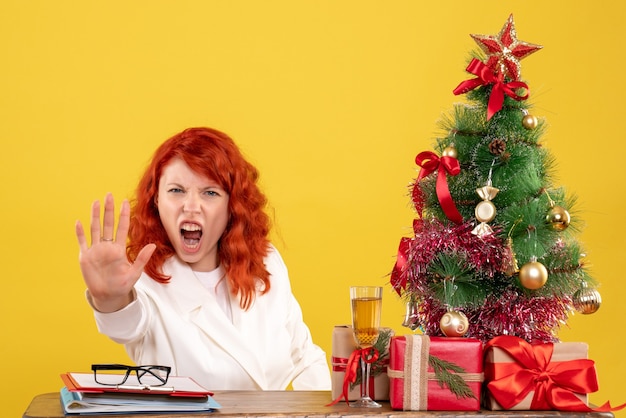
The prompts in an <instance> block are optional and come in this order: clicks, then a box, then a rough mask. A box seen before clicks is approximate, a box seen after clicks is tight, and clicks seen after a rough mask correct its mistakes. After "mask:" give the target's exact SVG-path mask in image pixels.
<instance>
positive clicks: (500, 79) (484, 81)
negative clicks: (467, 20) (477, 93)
mask: <svg viewBox="0 0 626 418" xmlns="http://www.w3.org/2000/svg"><path fill="white" fill-rule="evenodd" d="M466 71H467V72H469V73H471V74H474V75H476V76H477V77H476V78H473V79H471V80H465V81H463V82H461V84H459V85H458V86H457V87H456V88H455V89H454V94H455V95H459V94H464V93H467V92H468V91H470V90H474V89H475V88H476V87H479V86H486V85H489V84H493V87H492V89H491V94H490V95H489V103H488V104H487V120H489V119H491V117H492V116H493V115H495V114H496V113H497V112H498V111H499V110H500V109H502V104H503V103H504V95H505V94H506V95H507V96H509V97H511V98H513V99H515V100H517V101H521V100H526V99H527V98H528V92H527V93H526V94H525V95H524V96H520V95H518V94H517V93H516V92H515V89H518V88H525V89H526V90H527V91H528V85H527V84H526V83H524V82H522V81H511V82H508V83H505V82H504V74H503V73H497V74H496V73H494V71H493V69H492V68H490V67H489V66H487V65H486V64H485V63H483V62H482V61H480V60H477V59H476V58H474V59H472V62H470V63H469V65H468V66H467V68H466Z"/></svg>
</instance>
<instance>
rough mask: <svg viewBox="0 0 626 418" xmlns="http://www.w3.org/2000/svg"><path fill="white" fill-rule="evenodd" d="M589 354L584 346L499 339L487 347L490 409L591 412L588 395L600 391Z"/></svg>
mask: <svg viewBox="0 0 626 418" xmlns="http://www.w3.org/2000/svg"><path fill="white" fill-rule="evenodd" d="M587 352H588V346H587V344H585V343H580V342H563V343H554V344H552V343H548V344H529V343H528V342H526V341H525V340H523V339H521V338H518V337H512V336H499V337H495V338H493V339H492V340H490V341H488V342H487V344H486V345H485V359H484V361H485V382H486V396H485V401H486V402H485V407H486V408H487V409H492V410H502V409H506V410H571V408H573V409H574V410H577V409H580V410H585V409H586V408H585V407H586V406H587V405H588V396H587V393H591V392H595V391H596V390H597V389H598V387H597V375H596V370H595V365H594V363H593V361H592V360H588V359H587ZM579 382H582V384H581V383H579ZM577 388H578V389H577ZM582 388H584V390H583V389H582ZM535 395H537V396H535Z"/></svg>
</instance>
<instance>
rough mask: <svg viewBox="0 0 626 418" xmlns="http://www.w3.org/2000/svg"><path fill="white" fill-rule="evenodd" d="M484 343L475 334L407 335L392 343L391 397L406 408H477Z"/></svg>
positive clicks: (467, 409)
mask: <svg viewBox="0 0 626 418" xmlns="http://www.w3.org/2000/svg"><path fill="white" fill-rule="evenodd" d="M482 360H483V345H482V342H481V341H480V340H477V339H473V338H444V337H428V336H425V335H406V336H398V337H393V338H392V339H391V343H390V345H389V369H388V371H387V373H388V374H389V400H390V403H391V407H392V408H393V409H401V410H404V411H424V410H429V411H477V410H479V409H480V394H481V386H482V381H483V374H482V372H483V362H482Z"/></svg>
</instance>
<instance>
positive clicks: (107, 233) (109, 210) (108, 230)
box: [91, 193, 115, 241]
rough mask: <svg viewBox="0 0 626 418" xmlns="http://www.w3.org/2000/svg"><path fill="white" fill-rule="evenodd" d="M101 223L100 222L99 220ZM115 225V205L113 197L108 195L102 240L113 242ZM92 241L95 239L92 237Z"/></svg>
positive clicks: (105, 202) (105, 200) (105, 204)
mask: <svg viewBox="0 0 626 418" xmlns="http://www.w3.org/2000/svg"><path fill="white" fill-rule="evenodd" d="M98 221H99V220H98ZM114 225H115V203H114V201H113V195H112V194H111V193H107V195H106V196H105V198H104V218H103V221H102V237H98V238H102V240H103V241H113V227H114ZM91 239H92V241H93V240H94V239H97V238H95V237H94V236H93V235H92V236H91Z"/></svg>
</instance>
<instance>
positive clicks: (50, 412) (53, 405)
mask: <svg viewBox="0 0 626 418" xmlns="http://www.w3.org/2000/svg"><path fill="white" fill-rule="evenodd" d="M214 398H215V400H216V401H217V402H218V403H219V404H220V405H221V406H222V408H221V409H219V410H217V411H215V412H208V413H197V412H195V413H178V412H176V413H173V414H169V413H161V414H129V415H126V414H124V415H113V417H116V418H144V417H160V418H168V417H170V418H201V417H211V418H234V417H238V418H241V417H247V418H255V417H262V418H268V417H281V418H303V417H315V418H323V417H329V418H341V417H350V418H358V417H365V416H370V417H374V418H386V417H387V418H394V417H399V418H422V417H426V416H433V415H435V416H437V417H438V418H452V417H466V418H471V417H472V416H473V415H475V416H479V417H480V418H498V417H503V418H513V417H519V418H549V417H555V418H614V415H613V414H612V413H610V412H603V413H599V412H590V413H585V412H559V411H485V410H482V411H477V412H474V411H471V412H464V411H451V412H446V411H443V412H442V411H394V410H392V409H391V407H390V406H389V402H381V403H382V405H383V406H382V408H352V407H350V406H348V405H346V403H345V402H340V403H338V404H335V405H332V406H326V405H327V404H328V403H330V402H331V400H332V399H331V394H330V392H326V391H220V392H215V395H214ZM92 416H93V415H92ZM108 416H111V415H108ZM23 418H65V415H64V414H63V409H62V408H61V402H60V396H59V393H57V392H54V393H45V394H42V395H37V396H35V398H34V399H33V400H32V402H31V404H30V405H29V406H28V409H27V410H26V412H25V413H24V415H23Z"/></svg>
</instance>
